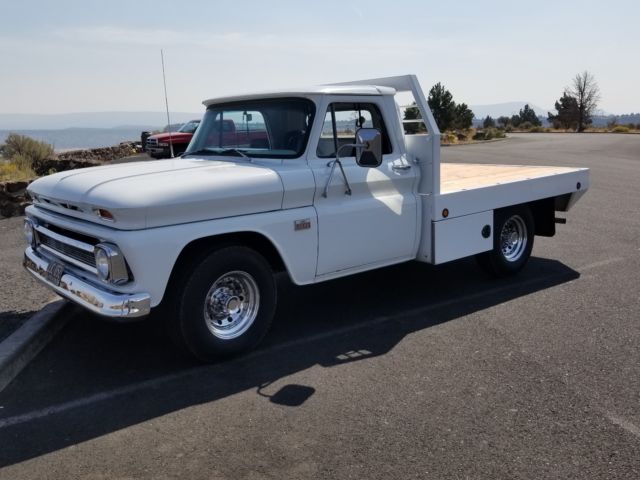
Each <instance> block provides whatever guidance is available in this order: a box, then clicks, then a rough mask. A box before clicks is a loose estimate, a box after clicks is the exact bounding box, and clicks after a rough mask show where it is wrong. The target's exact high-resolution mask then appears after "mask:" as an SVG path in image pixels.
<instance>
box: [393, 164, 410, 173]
mask: <svg viewBox="0 0 640 480" xmlns="http://www.w3.org/2000/svg"><path fill="white" fill-rule="evenodd" d="M391 168H392V169H393V170H394V171H401V172H405V171H407V170H409V169H410V168H411V165H392V166H391Z"/></svg>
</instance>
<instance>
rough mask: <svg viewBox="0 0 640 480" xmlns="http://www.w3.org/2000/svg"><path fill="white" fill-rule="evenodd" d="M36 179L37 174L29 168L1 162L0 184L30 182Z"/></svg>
mask: <svg viewBox="0 0 640 480" xmlns="http://www.w3.org/2000/svg"><path fill="white" fill-rule="evenodd" d="M35 177H36V174H35V172H34V171H33V170H31V168H29V167H28V166H25V165H20V164H17V163H14V162H6V161H5V162H0V182H7V181H15V180H28V179H31V178H35Z"/></svg>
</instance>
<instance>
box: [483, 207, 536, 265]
mask: <svg viewBox="0 0 640 480" xmlns="http://www.w3.org/2000/svg"><path fill="white" fill-rule="evenodd" d="M493 232H494V233H493V249H492V250H490V251H488V252H484V253H481V254H479V255H476V260H477V262H478V264H479V265H480V266H481V267H482V268H483V269H484V270H485V271H487V272H488V273H490V274H491V275H493V276H496V277H505V276H509V275H514V274H516V273H518V272H519V271H520V270H522V268H523V267H524V266H525V264H526V263H527V261H528V260H529V257H530V256H531V249H532V248H533V237H534V234H535V230H534V221H533V215H532V214H531V210H530V209H529V207H527V206H521V207H513V208H505V209H501V210H496V212H495V213H494V216H493Z"/></svg>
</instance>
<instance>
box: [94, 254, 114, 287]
mask: <svg viewBox="0 0 640 480" xmlns="http://www.w3.org/2000/svg"><path fill="white" fill-rule="evenodd" d="M93 254H94V256H95V258H96V269H97V270H98V276H99V277H100V278H101V279H102V280H108V279H109V269H110V263H111V262H110V261H109V255H108V254H107V252H105V251H104V250H103V249H102V248H96V249H95V251H94V253H93Z"/></svg>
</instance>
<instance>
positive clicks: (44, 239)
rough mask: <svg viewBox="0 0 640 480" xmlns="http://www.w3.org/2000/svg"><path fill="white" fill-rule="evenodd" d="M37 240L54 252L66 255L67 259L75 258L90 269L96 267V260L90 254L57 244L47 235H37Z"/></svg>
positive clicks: (56, 241)
mask: <svg viewBox="0 0 640 480" xmlns="http://www.w3.org/2000/svg"><path fill="white" fill-rule="evenodd" d="M38 239H39V240H40V243H41V244H42V245H46V246H47V247H49V248H52V249H54V250H55V251H56V252H60V253H62V254H64V255H68V256H69V257H71V258H75V259H76V260H78V261H80V262H82V263H86V264H87V265H91V266H92V267H95V266H96V260H95V257H94V256H93V254H92V253H89V252H85V251H84V250H80V249H79V248H75V247H72V246H71V245H67V244H66V243H62V242H59V241H58V240H55V239H53V238H51V237H48V236H47V235H43V234H42V233H40V234H38Z"/></svg>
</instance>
